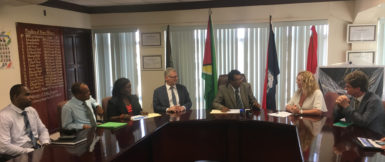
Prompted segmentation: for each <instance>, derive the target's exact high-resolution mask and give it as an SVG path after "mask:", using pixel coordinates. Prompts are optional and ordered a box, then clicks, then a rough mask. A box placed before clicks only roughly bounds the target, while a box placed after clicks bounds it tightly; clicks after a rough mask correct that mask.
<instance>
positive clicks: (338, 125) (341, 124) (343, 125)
mask: <svg viewBox="0 0 385 162" xmlns="http://www.w3.org/2000/svg"><path fill="white" fill-rule="evenodd" d="M349 125H352V123H347V122H343V121H339V122H336V123H334V124H333V126H336V127H344V128H345V127H348V126H349Z"/></svg>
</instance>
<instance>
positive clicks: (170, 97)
mask: <svg viewBox="0 0 385 162" xmlns="http://www.w3.org/2000/svg"><path fill="white" fill-rule="evenodd" d="M166 89H167V95H168V102H169V103H170V107H173V106H175V105H174V103H172V93H171V86H170V85H168V84H166ZM172 90H173V91H174V94H175V99H176V105H180V104H179V95H178V90H177V89H176V86H175V85H174V89H172Z"/></svg>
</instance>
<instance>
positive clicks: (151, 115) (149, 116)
mask: <svg viewBox="0 0 385 162" xmlns="http://www.w3.org/2000/svg"><path fill="white" fill-rule="evenodd" d="M157 116H161V115H160V114H158V113H149V114H148V115H135V116H131V120H134V121H135V120H140V119H147V118H154V117H157Z"/></svg>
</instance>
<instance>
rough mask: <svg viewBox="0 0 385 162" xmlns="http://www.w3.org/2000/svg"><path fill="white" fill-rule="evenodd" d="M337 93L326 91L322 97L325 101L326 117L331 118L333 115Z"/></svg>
mask: <svg viewBox="0 0 385 162" xmlns="http://www.w3.org/2000/svg"><path fill="white" fill-rule="evenodd" d="M338 96H339V95H338V94H337V93H335V92H328V93H326V94H325V96H324V99H325V103H326V108H327V109H328V112H327V113H326V117H327V118H328V119H331V118H332V117H333V110H334V106H336V99H337V97H338Z"/></svg>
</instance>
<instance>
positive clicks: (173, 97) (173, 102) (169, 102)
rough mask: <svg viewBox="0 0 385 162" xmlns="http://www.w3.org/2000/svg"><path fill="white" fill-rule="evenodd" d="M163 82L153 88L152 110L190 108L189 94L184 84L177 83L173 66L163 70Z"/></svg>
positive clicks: (167, 110) (169, 110)
mask: <svg viewBox="0 0 385 162" xmlns="http://www.w3.org/2000/svg"><path fill="white" fill-rule="evenodd" d="M164 78H165V84H164V85H163V86H160V87H159V88H157V89H155V91H154V96H153V106H154V112H156V113H165V112H182V111H185V110H188V109H190V108H191V105H192V103H191V100H190V95H189V93H188V91H187V89H186V87H185V86H183V85H181V84H178V83H177V82H178V74H177V72H176V70H175V69H174V68H167V69H166V71H165V72H164Z"/></svg>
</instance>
